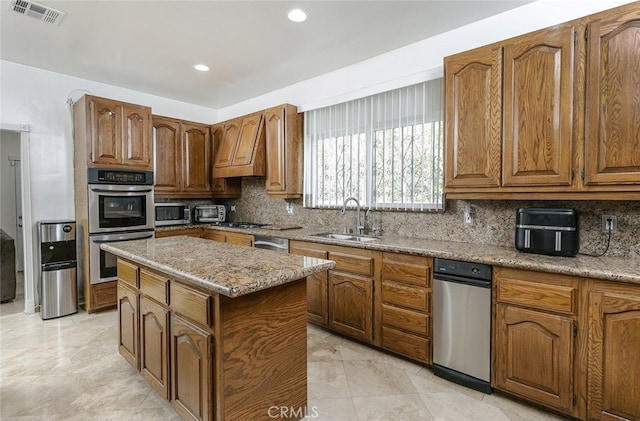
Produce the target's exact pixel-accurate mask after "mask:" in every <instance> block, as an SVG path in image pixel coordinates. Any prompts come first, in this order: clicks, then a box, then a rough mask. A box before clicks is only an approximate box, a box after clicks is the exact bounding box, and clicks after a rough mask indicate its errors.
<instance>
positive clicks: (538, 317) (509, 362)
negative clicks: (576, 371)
mask: <svg viewBox="0 0 640 421" xmlns="http://www.w3.org/2000/svg"><path fill="white" fill-rule="evenodd" d="M495 328H496V344H495V353H496V365H497V367H496V373H495V376H496V378H495V383H496V387H497V388H500V389H502V390H506V391H509V392H512V393H516V394H518V395H520V396H523V397H525V398H528V399H531V400H533V401H537V402H539V403H542V404H544V405H549V406H551V407H554V408H557V409H559V410H562V411H565V412H569V413H570V412H571V409H572V405H573V377H572V376H573V353H574V345H573V334H572V330H573V321H572V320H571V319H570V318H567V317H563V316H558V315H554V314H547V313H542V312H537V311H532V310H526V309H522V308H519V307H512V306H508V305H504V304H498V305H497V312H496V327H495Z"/></svg>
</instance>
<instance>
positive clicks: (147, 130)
mask: <svg viewBox="0 0 640 421" xmlns="http://www.w3.org/2000/svg"><path fill="white" fill-rule="evenodd" d="M74 114H75V115H74V119H75V122H76V126H77V125H78V124H81V123H82V122H84V123H85V124H86V126H85V127H86V129H85V130H86V133H85V136H86V142H87V144H86V148H87V152H88V154H87V167H95V168H113V169H115V168H122V169H134V170H141V171H152V170H153V161H152V152H153V151H152V146H151V108H149V107H144V106H142V105H136V104H129V103H126V102H121V101H115V100H112V99H106V98H99V97H95V96H92V95H85V96H83V97H82V98H81V99H80V100H78V101H77V102H76V103H75V104H74Z"/></svg>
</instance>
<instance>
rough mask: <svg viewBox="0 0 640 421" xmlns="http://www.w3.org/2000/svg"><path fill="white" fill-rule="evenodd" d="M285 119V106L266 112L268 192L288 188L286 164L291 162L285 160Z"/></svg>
mask: <svg viewBox="0 0 640 421" xmlns="http://www.w3.org/2000/svg"><path fill="white" fill-rule="evenodd" d="M284 119H285V115H284V108H279V109H277V110H269V111H267V112H265V135H266V142H267V146H266V151H267V181H266V186H267V192H270V191H273V192H280V191H284V190H286V186H285V165H287V164H290V163H288V162H286V161H285V150H284V145H285V142H284V136H285V133H284V124H285V122H284ZM291 164H294V163H291Z"/></svg>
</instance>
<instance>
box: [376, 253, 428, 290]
mask: <svg viewBox="0 0 640 421" xmlns="http://www.w3.org/2000/svg"><path fill="white" fill-rule="evenodd" d="M430 277H431V259H429V258H428V257H421V256H409V255H403V254H392V253H385V254H384V256H383V258H382V279H383V280H393V281H398V282H404V283H407V284H413V285H419V286H425V287H426V286H429V285H430V282H429V280H430Z"/></svg>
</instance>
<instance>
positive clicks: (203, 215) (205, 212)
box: [193, 205, 227, 222]
mask: <svg viewBox="0 0 640 421" xmlns="http://www.w3.org/2000/svg"><path fill="white" fill-rule="evenodd" d="M193 215H194V216H193V218H194V220H195V221H196V222H224V221H226V219H227V210H226V208H225V207H224V205H204V206H196V207H195V210H194V214H193Z"/></svg>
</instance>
